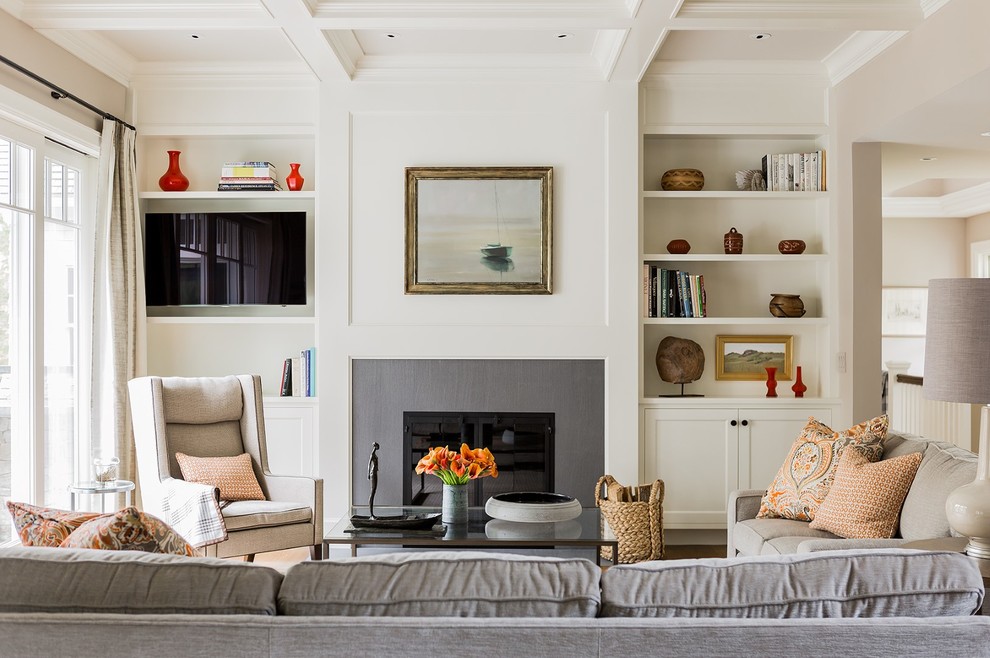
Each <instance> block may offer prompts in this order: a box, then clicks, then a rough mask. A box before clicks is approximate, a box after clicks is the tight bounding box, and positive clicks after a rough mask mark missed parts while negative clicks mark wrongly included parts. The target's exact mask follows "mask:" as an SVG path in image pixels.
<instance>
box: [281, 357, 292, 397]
mask: <svg viewBox="0 0 990 658" xmlns="http://www.w3.org/2000/svg"><path fill="white" fill-rule="evenodd" d="M279 395H281V396H282V397H289V396H290V395H292V359H286V360H285V361H283V362H282V382H281V386H280V387H279Z"/></svg>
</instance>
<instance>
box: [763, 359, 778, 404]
mask: <svg viewBox="0 0 990 658" xmlns="http://www.w3.org/2000/svg"><path fill="white" fill-rule="evenodd" d="M764 370H766V371H767V397H768V398H775V397H777V369H776V368H772V367H767V368H764Z"/></svg>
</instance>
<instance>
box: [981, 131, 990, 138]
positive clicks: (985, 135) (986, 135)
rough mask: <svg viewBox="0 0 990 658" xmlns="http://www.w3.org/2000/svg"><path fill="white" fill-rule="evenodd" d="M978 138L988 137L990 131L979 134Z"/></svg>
mask: <svg viewBox="0 0 990 658" xmlns="http://www.w3.org/2000/svg"><path fill="white" fill-rule="evenodd" d="M980 137H990V130H988V131H986V132H985V133H980Z"/></svg>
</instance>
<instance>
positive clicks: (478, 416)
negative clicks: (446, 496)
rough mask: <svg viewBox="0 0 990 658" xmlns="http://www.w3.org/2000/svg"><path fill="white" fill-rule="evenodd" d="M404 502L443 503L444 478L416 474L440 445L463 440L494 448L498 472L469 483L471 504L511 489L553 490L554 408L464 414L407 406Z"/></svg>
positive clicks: (453, 446)
mask: <svg viewBox="0 0 990 658" xmlns="http://www.w3.org/2000/svg"><path fill="white" fill-rule="evenodd" d="M402 426H403V441H402V446H403V463H402V466H403V476H402V499H403V500H402V504H403V505H423V506H429V507H439V506H440V503H441V490H442V489H441V485H442V484H443V483H442V482H441V481H440V478H438V477H436V476H435V475H426V474H423V475H416V464H417V462H419V460H420V459H421V458H422V457H423V456H424V455H426V453H428V452H429V451H430V448H433V447H435V446H448V447H449V448H450V449H451V450H457V449H459V448H460V447H461V443H467V444H468V446H470V447H471V448H488V449H489V450H491V452H492V455H493V456H494V457H495V464H496V465H497V466H498V477H497V478H491V477H483V478H478V479H477V480H474V481H472V482H471V483H470V484H469V485H468V486H469V487H470V489H469V498H468V504H469V505H471V506H482V505H484V504H485V501H487V500H488V498H489V497H490V496H493V495H495V494H500V493H505V492H509V491H553V487H554V481H553V435H554V417H553V414H552V413H528V412H527V413H505V414H493V413H461V412H420V411H406V412H403V414H402Z"/></svg>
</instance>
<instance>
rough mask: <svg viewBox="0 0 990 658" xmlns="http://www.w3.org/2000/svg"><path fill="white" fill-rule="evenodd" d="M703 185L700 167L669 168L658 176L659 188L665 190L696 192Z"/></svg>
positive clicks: (703, 176) (703, 180) (703, 177)
mask: <svg viewBox="0 0 990 658" xmlns="http://www.w3.org/2000/svg"><path fill="white" fill-rule="evenodd" d="M704 186H705V175H704V174H703V173H701V170H700V169H671V170H669V171H665V172H663V176H661V177H660V189H661V190H665V191H667V192H698V191H699V190H701V189H702V188H703V187H704Z"/></svg>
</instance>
